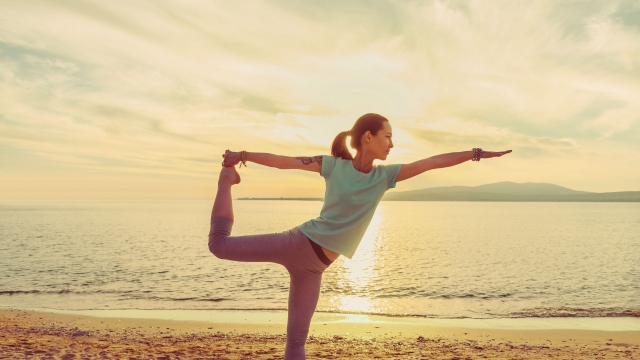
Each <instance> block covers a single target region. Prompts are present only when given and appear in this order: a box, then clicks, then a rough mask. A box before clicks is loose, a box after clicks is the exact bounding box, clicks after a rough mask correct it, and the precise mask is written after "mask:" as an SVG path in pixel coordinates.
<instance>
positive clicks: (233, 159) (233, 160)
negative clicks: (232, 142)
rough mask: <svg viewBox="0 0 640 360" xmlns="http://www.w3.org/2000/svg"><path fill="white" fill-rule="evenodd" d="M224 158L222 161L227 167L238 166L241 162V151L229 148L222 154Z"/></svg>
mask: <svg viewBox="0 0 640 360" xmlns="http://www.w3.org/2000/svg"><path fill="white" fill-rule="evenodd" d="M222 158H223V159H224V160H223V161H222V166H225V167H231V166H236V165H237V164H238V163H239V162H240V153H239V152H233V151H231V150H228V149H227V151H225V152H224V155H222Z"/></svg>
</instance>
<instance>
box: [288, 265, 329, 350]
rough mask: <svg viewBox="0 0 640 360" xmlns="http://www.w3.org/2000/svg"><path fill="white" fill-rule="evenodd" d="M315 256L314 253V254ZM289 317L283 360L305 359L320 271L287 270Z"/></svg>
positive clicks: (316, 298) (317, 294)
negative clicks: (288, 275) (288, 280)
mask: <svg viewBox="0 0 640 360" xmlns="http://www.w3.org/2000/svg"><path fill="white" fill-rule="evenodd" d="M314 256H315V254H314ZM289 274H290V279H291V281H290V285H289V309H288V310H289V317H288V319H287V347H286V348H285V350H284V359H285V360H303V359H306V357H305V351H304V345H305V343H306V342H307V336H308V335H309V325H311V318H312V317H313V313H314V312H315V311H316V305H318V298H319V297H320V283H321V282H322V272H320V273H315V272H311V271H308V270H302V271H289Z"/></svg>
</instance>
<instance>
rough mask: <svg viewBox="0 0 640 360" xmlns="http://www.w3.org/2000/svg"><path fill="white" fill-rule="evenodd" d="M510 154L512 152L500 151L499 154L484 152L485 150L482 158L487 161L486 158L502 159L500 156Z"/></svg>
mask: <svg viewBox="0 0 640 360" xmlns="http://www.w3.org/2000/svg"><path fill="white" fill-rule="evenodd" d="M510 152H511V150H507V151H498V152H495V151H484V150H483V151H482V158H483V159H486V158H492V157H500V156H502V155H504V154H508V153H510Z"/></svg>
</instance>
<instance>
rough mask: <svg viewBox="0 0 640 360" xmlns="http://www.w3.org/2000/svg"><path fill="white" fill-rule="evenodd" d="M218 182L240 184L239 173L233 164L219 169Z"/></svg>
mask: <svg viewBox="0 0 640 360" xmlns="http://www.w3.org/2000/svg"><path fill="white" fill-rule="evenodd" d="M218 184H220V185H222V184H225V185H235V184H240V174H238V171H237V170H236V167H235V166H229V167H223V168H222V170H221V171H220V177H219V178H218Z"/></svg>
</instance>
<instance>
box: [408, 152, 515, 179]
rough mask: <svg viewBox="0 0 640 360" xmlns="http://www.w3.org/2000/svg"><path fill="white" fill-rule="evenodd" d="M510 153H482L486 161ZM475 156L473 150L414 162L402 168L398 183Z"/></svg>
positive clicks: (460, 162)
mask: <svg viewBox="0 0 640 360" xmlns="http://www.w3.org/2000/svg"><path fill="white" fill-rule="evenodd" d="M510 152H511V150H507V151H500V152H493V151H484V152H483V153H482V158H483V159H486V158H492V157H500V156H502V155H504V154H508V153H510ZM474 154H475V152H474V151H473V150H469V151H461V152H454V153H448V154H440V155H436V156H432V157H429V158H426V159H422V160H418V161H416V162H412V163H411V164H403V165H402V168H400V173H399V174H398V177H397V178H396V182H398V181H402V180H407V179H409V178H412V177H414V176H416V175H420V174H422V173H423V172H425V171H429V170H433V169H440V168H445V167H450V166H454V165H458V164H462V163H463V162H465V161H469V160H471V159H473V156H474Z"/></svg>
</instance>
